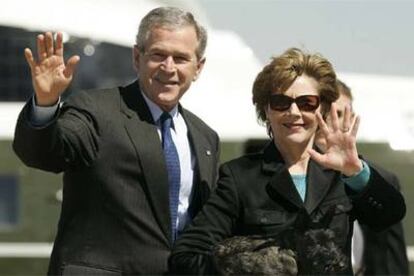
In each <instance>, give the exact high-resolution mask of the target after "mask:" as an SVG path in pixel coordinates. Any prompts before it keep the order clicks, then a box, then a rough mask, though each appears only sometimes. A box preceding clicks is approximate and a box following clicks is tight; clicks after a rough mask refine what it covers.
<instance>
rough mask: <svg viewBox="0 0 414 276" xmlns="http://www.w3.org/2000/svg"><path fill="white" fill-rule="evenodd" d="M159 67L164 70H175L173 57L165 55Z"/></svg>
mask: <svg viewBox="0 0 414 276" xmlns="http://www.w3.org/2000/svg"><path fill="white" fill-rule="evenodd" d="M161 68H162V69H163V70H164V71H168V72H173V71H175V62H174V57H172V56H167V57H166V58H165V59H164V60H163V61H162V62H161Z"/></svg>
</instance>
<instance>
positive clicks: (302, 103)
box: [269, 94, 319, 111]
mask: <svg viewBox="0 0 414 276" xmlns="http://www.w3.org/2000/svg"><path fill="white" fill-rule="evenodd" d="M292 103H296V105H297V106H298V108H299V110H300V111H314V110H316V109H317V108H318V106H319V96H316V95H303V96H299V97H297V98H291V97H289V96H286V95H283V94H273V95H270V101H269V105H270V108H271V109H273V110H276V111H286V110H288V109H289V108H290V106H291V105H292Z"/></svg>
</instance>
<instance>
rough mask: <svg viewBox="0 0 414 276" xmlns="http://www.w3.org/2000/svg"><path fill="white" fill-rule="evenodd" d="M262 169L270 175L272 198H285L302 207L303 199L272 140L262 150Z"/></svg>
mask: <svg viewBox="0 0 414 276" xmlns="http://www.w3.org/2000/svg"><path fill="white" fill-rule="evenodd" d="M262 170H263V172H264V173H267V174H271V175H272V177H271V180H270V183H269V187H270V188H271V190H272V191H273V192H274V194H273V195H272V196H273V198H275V197H276V198H277V199H278V200H279V199H282V200H287V201H288V202H289V203H290V204H293V205H294V206H295V207H297V208H303V201H302V199H301V198H300V195H299V193H298V191H297V190H296V187H295V185H294V184H293V181H292V177H291V176H290V174H289V171H288V170H287V168H286V164H285V162H284V160H283V158H282V156H281V155H280V153H279V151H278V150H277V149H276V147H275V145H274V143H273V142H270V143H269V145H268V146H267V147H266V148H265V150H264V160H263V164H262Z"/></svg>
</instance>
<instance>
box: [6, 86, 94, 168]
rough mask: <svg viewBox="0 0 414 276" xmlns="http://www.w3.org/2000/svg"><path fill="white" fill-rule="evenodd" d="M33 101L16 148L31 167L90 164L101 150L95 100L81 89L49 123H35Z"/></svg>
mask: <svg viewBox="0 0 414 276" xmlns="http://www.w3.org/2000/svg"><path fill="white" fill-rule="evenodd" d="M31 104H32V103H31V101H29V102H28V103H27V104H26V105H25V107H24V108H23V110H22V111H21V113H20V115H19V118H18V121H17V125H16V130H15V137H14V141H13V149H14V151H15V152H16V154H17V156H18V157H19V158H20V159H21V160H22V161H23V162H24V163H25V164H26V165H27V166H29V167H34V168H37V169H42V170H46V171H51V172H56V173H59V172H62V171H64V170H66V169H68V168H70V167H74V166H90V165H91V164H92V163H93V160H94V159H95V158H96V157H97V153H98V145H99V143H98V140H99V128H98V123H97V121H96V116H95V113H96V112H95V108H94V103H93V100H92V99H91V97H90V96H89V95H88V94H87V92H79V93H78V94H76V95H73V96H72V97H69V99H68V101H67V102H66V103H64V104H63V105H62V107H61V108H60V109H59V110H58V113H57V115H56V117H55V118H54V119H53V120H52V121H51V122H49V123H48V124H47V125H45V126H42V127H36V126H34V125H32V124H31V120H30V116H31V108H32V106H31Z"/></svg>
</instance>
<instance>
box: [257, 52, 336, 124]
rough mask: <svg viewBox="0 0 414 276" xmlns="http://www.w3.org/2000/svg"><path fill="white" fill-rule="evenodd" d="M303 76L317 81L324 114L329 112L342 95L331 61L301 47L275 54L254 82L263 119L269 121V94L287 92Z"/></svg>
mask: <svg viewBox="0 0 414 276" xmlns="http://www.w3.org/2000/svg"><path fill="white" fill-rule="evenodd" d="M301 75H307V76H309V77H312V78H314V79H315V80H316V81H317V83H318V92H319V97H320V101H321V108H322V109H321V113H322V114H325V113H326V112H328V111H329V109H330V106H331V103H332V102H334V101H336V100H337V99H338V97H339V95H338V92H337V86H336V74H335V71H334V69H333V66H332V64H331V63H330V62H329V61H328V60H327V59H326V58H324V57H322V56H321V55H320V54H309V53H305V52H304V51H302V50H301V49H298V48H290V49H288V50H286V51H285V52H284V53H283V54H282V55H280V56H276V57H273V58H272V59H271V62H270V63H269V64H267V65H266V66H265V67H264V68H263V70H262V71H261V72H260V73H259V74H258V75H257V77H256V80H255V81H254V84H253V104H254V105H255V106H256V113H257V117H258V119H259V120H260V121H261V122H266V108H267V106H268V104H269V99H270V95H271V94H272V93H274V92H278V93H283V92H285V91H286V90H287V89H288V88H289V87H290V86H291V85H292V83H293V82H294V81H295V80H296V78H297V77H299V76H301Z"/></svg>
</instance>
